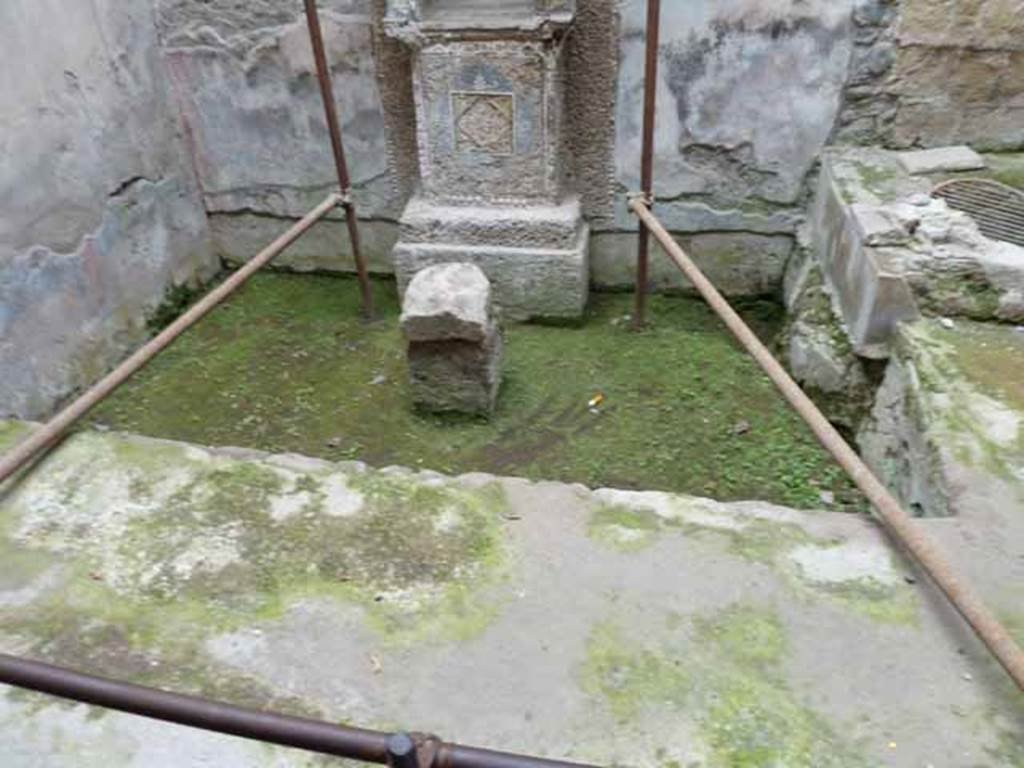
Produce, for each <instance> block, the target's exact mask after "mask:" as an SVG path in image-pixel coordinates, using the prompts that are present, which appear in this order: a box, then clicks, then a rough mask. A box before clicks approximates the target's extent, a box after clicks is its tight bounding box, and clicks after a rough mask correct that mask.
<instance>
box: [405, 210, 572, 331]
mask: <svg viewBox="0 0 1024 768" xmlns="http://www.w3.org/2000/svg"><path fill="white" fill-rule="evenodd" d="M588 238H589V229H588V227H586V226H584V227H582V228H581V229H580V231H579V233H578V234H577V237H576V241H575V244H574V246H573V247H572V248H566V249H554V248H508V247H500V246H473V245H452V244H437V243H409V242H400V243H399V244H398V245H396V246H395V250H394V253H393V256H394V265H395V277H396V278H397V280H398V290H399V293H400V294H402V295H404V294H405V289H406V286H408V284H409V281H410V280H412V278H413V276H414V275H415V274H416V273H417V272H418V271H419V270H421V269H423V268H424V267H429V266H433V265H434V264H444V263H448V262H466V263H469V264H475V265H476V266H478V267H480V269H481V270H483V272H484V274H485V275H487V278H488V279H489V280H490V281H491V287H492V290H493V291H494V294H493V295H494V302H495V304H496V305H497V306H498V308H499V309H500V311H501V314H502V317H503V318H505V319H507V320H529V319H543V318H554V319H557V318H565V319H572V318H578V317H580V316H581V315H582V314H583V309H584V307H585V306H586V303H587V292H588V286H589V277H590V274H589V259H588Z"/></svg>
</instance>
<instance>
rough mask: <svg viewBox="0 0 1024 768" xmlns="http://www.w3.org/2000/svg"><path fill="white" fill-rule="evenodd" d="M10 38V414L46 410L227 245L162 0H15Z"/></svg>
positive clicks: (3, 304)
mask: <svg viewBox="0 0 1024 768" xmlns="http://www.w3.org/2000/svg"><path fill="white" fill-rule="evenodd" d="M0 38H2V39H3V43H4V63H3V66H2V67H0V415H17V416H23V417H39V416H43V415H44V414H46V413H47V412H48V411H49V410H51V409H52V408H53V407H54V406H55V405H56V404H57V403H58V402H59V401H60V400H61V399H62V398H64V397H66V396H67V395H68V394H70V393H71V392H73V391H74V390H75V389H76V388H79V387H81V386H83V385H85V384H87V383H90V382H92V381H93V380H95V379H96V378H97V377H98V376H99V375H101V374H102V373H104V372H105V371H106V369H107V368H109V367H110V366H111V365H112V364H113V363H114V362H115V361H117V360H118V359H119V358H120V357H122V356H123V355H124V354H125V353H126V352H127V351H128V350H129V349H131V348H133V347H134V346H136V345H137V344H138V343H139V342H140V341H141V340H142V339H143V338H145V335H146V316H147V314H148V313H150V312H152V311H153V310H154V309H155V308H156V307H157V306H158V305H159V304H160V303H161V301H162V300H163V299H164V297H165V295H166V292H167V291H168V290H169V289H170V288H171V287H172V286H177V285H182V284H186V283H190V282H194V281H195V280H197V279H199V278H205V277H209V276H210V275H211V274H212V273H213V272H214V271H215V269H216V261H215V259H214V258H213V256H212V253H211V250H210V248H209V244H208V241H207V231H206V217H205V214H204V212H203V208H202V202H201V200H200V198H199V195H198V192H197V189H196V185H195V179H194V177H193V174H192V167H191V164H190V162H189V154H188V152H187V151H186V149H185V146H184V143H183V141H182V138H181V123H180V122H179V120H178V118H177V112H176V110H175V109H174V108H173V107H172V103H171V98H170V89H169V87H168V83H167V81H166V80H165V78H164V76H163V70H162V67H161V64H160V56H159V49H158V46H157V41H156V36H155V31H154V25H153V16H152V2H151V0H118V1H117V2H115V0H93V2H89V3H68V2H61V1H60V0H5V2H3V3H0Z"/></svg>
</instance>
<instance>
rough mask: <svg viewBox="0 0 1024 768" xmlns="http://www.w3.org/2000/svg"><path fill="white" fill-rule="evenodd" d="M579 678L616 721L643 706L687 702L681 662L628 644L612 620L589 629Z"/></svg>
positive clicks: (629, 717)
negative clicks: (584, 657)
mask: <svg viewBox="0 0 1024 768" xmlns="http://www.w3.org/2000/svg"><path fill="white" fill-rule="evenodd" d="M580 680H581V684H582V686H583V690H584V691H586V692H587V693H588V694H590V695H591V696H594V697H596V698H600V699H602V700H603V701H604V702H605V703H606V704H607V706H608V708H609V709H610V710H611V713H612V715H613V716H614V717H615V718H616V720H617V721H619V722H629V721H630V720H632V719H634V718H635V717H636V716H637V715H638V714H640V712H641V711H642V709H643V708H644V707H645V706H655V707H656V706H665V705H668V706H671V707H672V708H682V707H684V706H685V705H686V700H687V677H686V675H685V673H684V672H683V669H682V664H681V662H678V661H672V660H668V659H665V658H664V657H663V656H662V655H661V654H659V653H657V652H654V651H651V650H647V649H644V648H638V647H634V646H631V645H630V644H628V643H627V642H626V640H625V639H624V636H623V632H622V630H621V629H620V628H619V627H617V626H616V625H615V624H612V623H607V624H599V625H598V626H596V627H594V628H593V630H592V631H591V634H590V637H589V639H588V641H587V657H586V660H585V661H584V663H583V667H582V669H581V670H580Z"/></svg>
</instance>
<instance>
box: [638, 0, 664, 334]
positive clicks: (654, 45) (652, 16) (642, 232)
mask: <svg viewBox="0 0 1024 768" xmlns="http://www.w3.org/2000/svg"><path fill="white" fill-rule="evenodd" d="M660 26H661V0H647V32H646V35H645V39H646V42H645V49H644V114H643V127H642V129H641V130H642V141H641V145H640V194H641V195H642V196H643V198H644V199H645V200H647V201H651V200H652V199H653V197H654V118H655V108H656V105H657V93H658V37H659V28H660ZM649 246H650V236H649V235H648V232H647V227H646V226H645V225H644V223H643V222H642V221H640V222H638V225H637V242H636V306H635V307H634V309H633V327H634V328H636V329H640V328H643V327H644V323H645V322H646V316H647V261H648V248H649Z"/></svg>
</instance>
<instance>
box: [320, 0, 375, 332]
mask: <svg viewBox="0 0 1024 768" xmlns="http://www.w3.org/2000/svg"><path fill="white" fill-rule="evenodd" d="M304 3H305V8H306V25H307V26H308V27H309V41H310V44H311V45H312V46H313V60H314V61H315V62H316V79H317V82H318V83H319V84H320V98H321V100H322V101H323V105H324V117H325V118H326V120H327V132H328V133H329V134H330V138H331V153H332V154H333V155H334V170H335V173H336V174H337V175H338V186H339V187H340V192H341V207H342V208H343V209H344V211H345V224H346V226H347V227H348V238H349V242H350V243H351V244H352V259H353V260H354V261H355V263H356V274H357V275H358V277H359V291H360V293H361V294H362V300H363V316H364V317H366V318H368V319H369V318H372V317H373V291H372V290H371V289H370V277H369V274H368V272H367V269H366V260H365V259H364V258H363V251H362V246H361V243H360V240H359V219H358V217H357V216H356V206H355V203H354V202H352V189H351V186H352V183H351V181H350V179H349V175H348V163H347V162H346V160H345V145H344V144H343V143H342V140H341V124H340V123H339V122H338V109H337V107H336V105H335V103H334V88H333V87H332V85H331V69H330V66H329V65H328V64H327V55H326V53H325V52H324V39H323V34H322V33H321V31H320V15H319V13H318V12H317V7H316V0H304Z"/></svg>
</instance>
